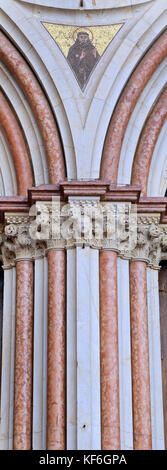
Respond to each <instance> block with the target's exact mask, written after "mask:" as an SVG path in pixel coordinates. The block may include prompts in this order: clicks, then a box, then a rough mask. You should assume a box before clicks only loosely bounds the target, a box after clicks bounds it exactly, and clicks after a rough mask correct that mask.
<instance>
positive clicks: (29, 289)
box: [13, 261, 33, 450]
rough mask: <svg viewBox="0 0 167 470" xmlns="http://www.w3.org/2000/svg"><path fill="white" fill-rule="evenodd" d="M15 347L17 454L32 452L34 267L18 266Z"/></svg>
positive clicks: (15, 447)
mask: <svg viewBox="0 0 167 470" xmlns="http://www.w3.org/2000/svg"><path fill="white" fill-rule="evenodd" d="M16 275H17V278H16V339H15V341H16V343H15V383H14V429H13V440H14V442H13V448H14V450H30V449H31V426H32V376H33V371H32V341H33V263H32V262H31V261H18V262H17V265H16Z"/></svg>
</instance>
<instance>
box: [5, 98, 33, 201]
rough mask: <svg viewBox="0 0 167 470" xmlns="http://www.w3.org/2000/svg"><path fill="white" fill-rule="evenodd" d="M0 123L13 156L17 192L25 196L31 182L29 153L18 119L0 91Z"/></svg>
mask: <svg viewBox="0 0 167 470" xmlns="http://www.w3.org/2000/svg"><path fill="white" fill-rule="evenodd" d="M0 124H1V126H2V129H3V131H4V134H5V137H6V140H7V142H8V144H9V148H10V151H11V155H12V158H13V163H14V166H15V171H16V179H17V186H18V194H19V195H22V196H27V188H28V187H31V186H32V184H33V178H32V170H31V163H30V159H29V154H28V151H27V147H26V143H25V140H24V137H23V134H22V131H21V128H20V126H19V124H18V121H17V119H16V117H15V115H14V113H13V111H12V109H11V108H10V106H9V104H8V102H7V100H6V98H5V96H4V95H3V94H2V92H0Z"/></svg>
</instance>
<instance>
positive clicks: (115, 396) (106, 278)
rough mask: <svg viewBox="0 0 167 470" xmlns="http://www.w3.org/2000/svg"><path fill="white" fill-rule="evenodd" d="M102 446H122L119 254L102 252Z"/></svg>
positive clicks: (116, 447) (115, 447)
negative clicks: (119, 354) (118, 296)
mask: <svg viewBox="0 0 167 470" xmlns="http://www.w3.org/2000/svg"><path fill="white" fill-rule="evenodd" d="M100 337H101V344H100V359H101V422H102V449H104V450H112V449H120V413H119V363H118V315H117V254H116V253H115V252H112V251H101V252H100Z"/></svg>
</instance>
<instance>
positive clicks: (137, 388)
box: [130, 261, 152, 450]
mask: <svg viewBox="0 0 167 470" xmlns="http://www.w3.org/2000/svg"><path fill="white" fill-rule="evenodd" d="M146 270H147V266H146V263H145V262H144V261H131V263H130V306H131V347H132V396H133V428H134V449H135V450H151V448H152V432H151V403H150V373H149V344H148V314H147V277H146V276H147V273H146Z"/></svg>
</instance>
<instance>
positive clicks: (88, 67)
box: [67, 31, 100, 88]
mask: <svg viewBox="0 0 167 470" xmlns="http://www.w3.org/2000/svg"><path fill="white" fill-rule="evenodd" d="M99 58H100V55H99V53H98V51H97V49H96V48H95V47H94V46H93V44H92V42H91V40H90V39H89V34H88V33H86V32H85V31H84V32H79V33H78V34H77V39H76V41H75V44H73V46H71V47H70V49H69V52H68V56H67V60H68V62H69V63H70V65H71V67H72V69H73V70H74V72H75V75H76V77H77V79H78V82H79V84H80V86H81V88H84V86H85V85H86V83H87V80H88V78H89V76H90V73H91V71H92V70H93V68H94V66H95V64H96V63H97V62H98V60H99Z"/></svg>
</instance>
